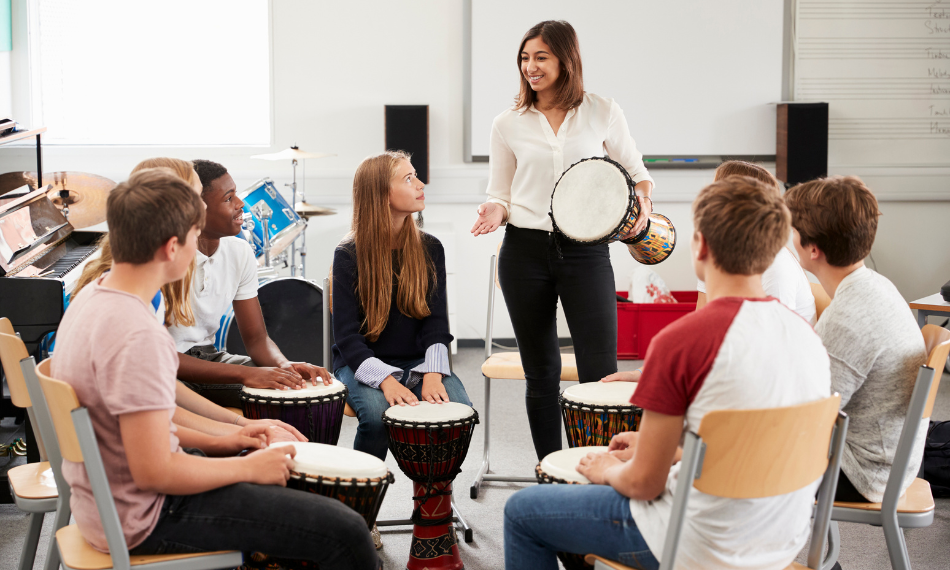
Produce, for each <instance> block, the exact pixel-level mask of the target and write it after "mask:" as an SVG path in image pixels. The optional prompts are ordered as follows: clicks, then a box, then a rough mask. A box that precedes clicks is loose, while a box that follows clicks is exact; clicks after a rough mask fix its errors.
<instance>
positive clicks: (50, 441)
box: [20, 356, 70, 530]
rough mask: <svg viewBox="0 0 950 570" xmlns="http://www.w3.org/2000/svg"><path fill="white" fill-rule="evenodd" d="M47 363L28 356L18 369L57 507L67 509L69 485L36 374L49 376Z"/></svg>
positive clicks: (51, 421) (47, 360)
mask: <svg viewBox="0 0 950 570" xmlns="http://www.w3.org/2000/svg"><path fill="white" fill-rule="evenodd" d="M49 365H50V361H49V359H48V358H47V359H46V360H44V361H43V362H41V363H40V364H39V365H37V364H36V362H34V360H33V357H32V356H30V357H28V358H24V359H23V360H21V361H20V370H21V372H22V373H23V379H24V380H25V381H26V388H27V390H28V391H29V392H30V399H31V400H32V402H33V418H34V421H35V424H34V427H35V428H37V429H39V436H40V438H41V439H42V440H43V447H44V448H45V449H46V455H47V458H48V460H49V464H50V467H51V468H52V470H53V478H54V479H55V480H56V489H57V490H58V491H59V498H60V503H61V506H60V507H57V508H67V509H68V508H69V496H70V495H69V485H68V484H67V483H66V480H65V479H64V478H63V471H62V462H63V455H62V453H61V452H60V450H59V442H58V441H57V437H56V428H55V427H53V419H52V418H51V417H50V413H49V406H47V405H46V397H45V396H44V395H43V389H42V388H41V387H40V378H39V375H38V369H39V370H42V371H43V373H44V374H45V375H47V376H49ZM56 530H59V529H56Z"/></svg>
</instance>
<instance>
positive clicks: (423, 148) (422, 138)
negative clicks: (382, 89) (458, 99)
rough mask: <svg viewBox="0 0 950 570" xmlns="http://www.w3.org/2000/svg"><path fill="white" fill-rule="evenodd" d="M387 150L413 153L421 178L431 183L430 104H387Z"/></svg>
mask: <svg viewBox="0 0 950 570" xmlns="http://www.w3.org/2000/svg"><path fill="white" fill-rule="evenodd" d="M386 150H402V151H405V152H408V153H409V154H411V155H412V166H414V167H415V169H416V173H417V174H418V175H419V180H421V181H422V182H423V184H428V183H429V106H428V105H386Z"/></svg>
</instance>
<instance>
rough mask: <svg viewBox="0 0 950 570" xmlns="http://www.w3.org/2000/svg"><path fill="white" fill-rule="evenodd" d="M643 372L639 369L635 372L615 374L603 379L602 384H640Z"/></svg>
mask: <svg viewBox="0 0 950 570" xmlns="http://www.w3.org/2000/svg"><path fill="white" fill-rule="evenodd" d="M640 374H642V371H641V370H640V369H639V368H637V369H636V370H634V371H633V372H614V373H613V374H610V375H608V376H604V377H603V378H601V380H600V381H601V382H639V381H640Z"/></svg>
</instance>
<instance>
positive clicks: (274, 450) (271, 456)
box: [242, 445, 297, 487]
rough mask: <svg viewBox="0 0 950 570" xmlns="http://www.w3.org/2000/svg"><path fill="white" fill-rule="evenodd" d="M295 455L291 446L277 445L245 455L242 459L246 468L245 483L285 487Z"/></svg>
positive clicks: (295, 451)
mask: <svg viewBox="0 0 950 570" xmlns="http://www.w3.org/2000/svg"><path fill="white" fill-rule="evenodd" d="M296 453H297V450H296V449H294V446H292V445H278V446H276V447H268V448H267V449H262V450H261V451H258V452H255V453H251V454H248V455H246V456H245V457H243V458H242V459H243V460H244V461H245V466H246V468H247V477H246V480H247V482H248V483H257V484H258V485H280V486H281V487H286V486H287V479H290V470H291V469H293V466H294V461H293V457H294V455H296Z"/></svg>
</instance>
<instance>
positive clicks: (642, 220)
mask: <svg viewBox="0 0 950 570" xmlns="http://www.w3.org/2000/svg"><path fill="white" fill-rule="evenodd" d="M636 189H637V204H638V205H639V206H640V214H639V215H638V216H637V221H636V223H635V224H633V229H632V230H630V231H629V232H627V233H625V234H624V235H622V236H620V239H630V238H633V237H636V236H637V234H639V233H640V232H642V231H643V230H645V229H647V220H649V219H650V214H652V213H653V198H651V197H650V196H648V195H647V194H646V192H650V191H651V190H653V183H652V182H650V181H649V180H643V181H641V182H640V183H638V184H637V187H636ZM641 192H642V193H641Z"/></svg>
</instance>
